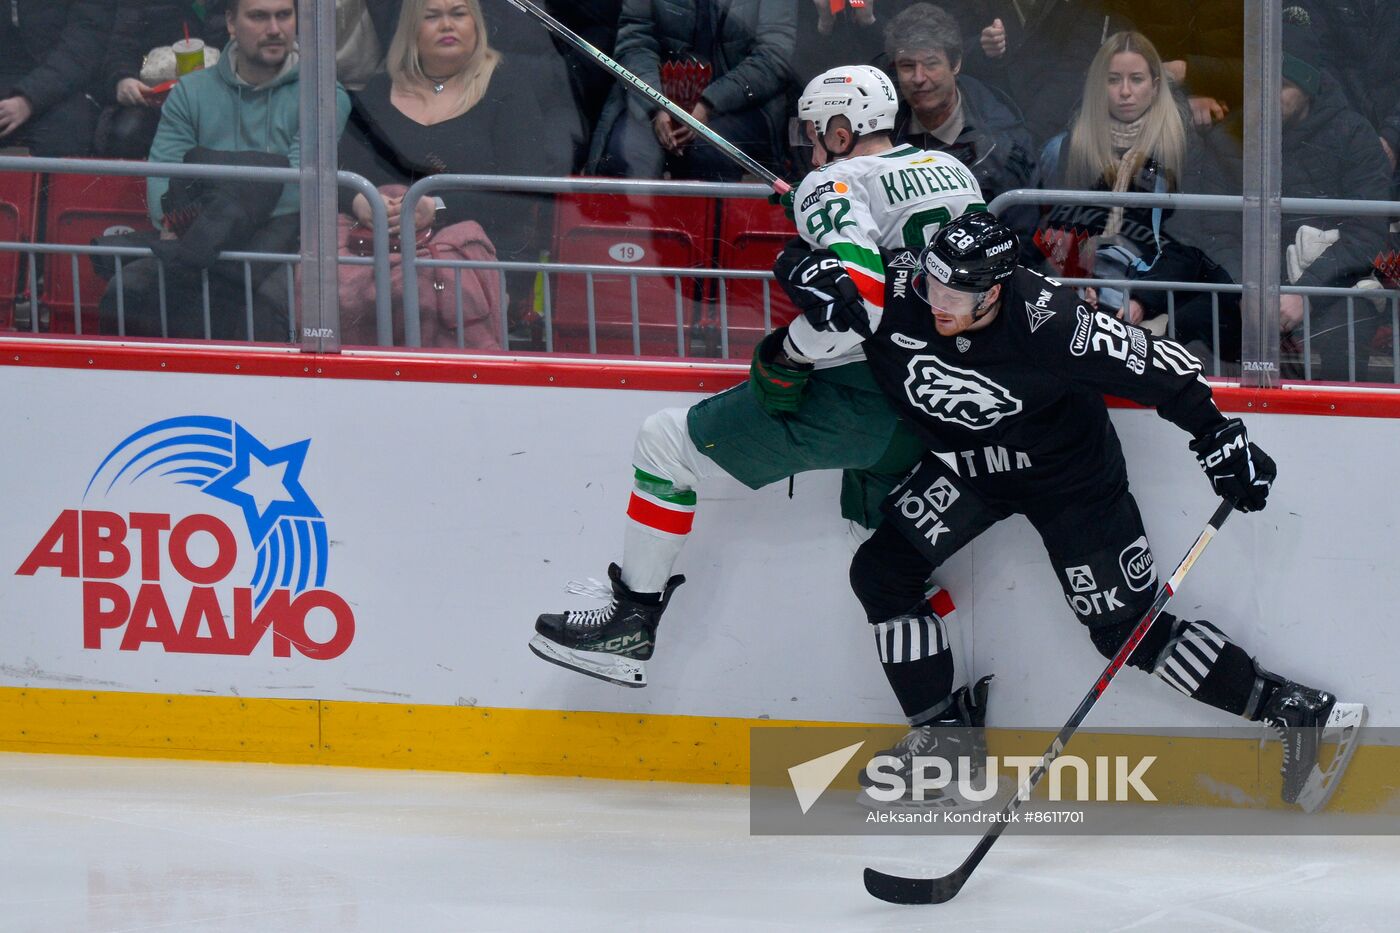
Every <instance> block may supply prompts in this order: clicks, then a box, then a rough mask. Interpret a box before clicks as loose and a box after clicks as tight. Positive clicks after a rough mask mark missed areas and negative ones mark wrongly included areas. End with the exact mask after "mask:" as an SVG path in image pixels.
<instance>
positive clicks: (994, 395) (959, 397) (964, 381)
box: [904, 356, 1021, 431]
mask: <svg viewBox="0 0 1400 933" xmlns="http://www.w3.org/2000/svg"><path fill="white" fill-rule="evenodd" d="M904 391H905V394H906V395H907V396H908V398H909V402H910V403H911V404H912V405H913V406H914V407H915V408H918V409H919V410H920V411H923V412H926V413H928V414H929V415H931V416H933V417H934V418H937V419H938V420H940V421H946V422H948V423H949V424H956V425H958V426H960V427H964V428H968V429H970V430H973V431H982V430H985V429H986V428H990V427H991V426H993V425H994V424H996V423H997V422H998V421H1000V420H1001V419H1003V418H1006V417H1009V416H1010V415H1014V414H1017V413H1018V412H1020V411H1021V400H1020V399H1018V398H1016V397H1015V396H1014V395H1012V394H1011V393H1010V392H1009V391H1007V389H1006V388H1005V387H1004V386H1001V385H998V384H997V383H995V382H993V381H992V380H990V379H988V378H987V377H986V376H984V375H982V374H981V373H978V372H974V371H972V370H968V369H962V368H960V367H958V366H953V365H951V364H949V363H945V362H943V360H941V359H939V358H938V357H936V356H916V357H914V358H913V359H911V360H910V361H909V377H908V378H907V379H905V380H904Z"/></svg>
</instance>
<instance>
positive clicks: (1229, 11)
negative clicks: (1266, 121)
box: [1107, 0, 1244, 126]
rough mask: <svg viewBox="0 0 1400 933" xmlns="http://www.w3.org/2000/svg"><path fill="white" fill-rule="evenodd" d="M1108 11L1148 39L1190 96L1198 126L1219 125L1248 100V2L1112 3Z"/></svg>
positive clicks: (1152, 0) (1135, 0) (1114, 0)
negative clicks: (1245, 23) (1245, 70)
mask: <svg viewBox="0 0 1400 933" xmlns="http://www.w3.org/2000/svg"><path fill="white" fill-rule="evenodd" d="M1107 5H1108V7H1109V9H1110V10H1112V11H1113V12H1115V13H1117V14H1118V15H1120V16H1121V17H1122V18H1124V19H1125V20H1126V21H1127V22H1129V23H1131V24H1132V26H1131V28H1132V29H1134V30H1135V31H1137V32H1140V33H1142V34H1144V35H1146V36H1147V37H1148V38H1150V39H1151V40H1152V42H1153V44H1154V45H1156V46H1157V50H1158V51H1159V52H1160V53H1161V54H1162V60H1163V62H1164V63H1165V64H1164V66H1163V67H1164V68H1165V70H1166V72H1167V74H1169V75H1171V78H1172V81H1173V83H1175V84H1176V86H1177V87H1178V88H1180V89H1181V90H1182V91H1183V92H1185V93H1186V94H1187V95H1188V96H1187V100H1188V102H1189V103H1190V107H1191V116H1192V120H1193V121H1194V122H1195V124H1196V125H1197V126H1210V125H1211V124H1213V123H1219V122H1220V121H1221V120H1223V119H1224V118H1225V117H1226V115H1228V114H1229V113H1231V112H1233V111H1235V110H1238V109H1239V108H1240V105H1241V102H1242V101H1243V100H1244V4H1243V2H1242V0H1211V2H1209V3H1192V4H1181V3H1157V2H1155V0H1108V3H1107Z"/></svg>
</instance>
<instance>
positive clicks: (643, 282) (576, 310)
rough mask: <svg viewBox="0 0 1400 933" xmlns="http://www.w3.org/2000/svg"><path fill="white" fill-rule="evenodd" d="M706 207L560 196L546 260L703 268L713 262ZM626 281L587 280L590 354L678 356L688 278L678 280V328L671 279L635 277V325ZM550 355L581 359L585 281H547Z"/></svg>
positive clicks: (706, 201)
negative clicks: (592, 328)
mask: <svg viewBox="0 0 1400 933" xmlns="http://www.w3.org/2000/svg"><path fill="white" fill-rule="evenodd" d="M714 210H715V205H714V201H713V200H712V199H710V198H689V197H675V196H667V197H646V196H632V195H607V194H604V195H590V194H583V195H576V194H575V195H570V194H565V195H560V196H559V200H558V203H557V205H556V209H555V215H554V216H555V219H554V249H553V253H552V256H553V260H554V261H555V262H559V263H588V264H590V265H604V266H615V267H617V268H618V270H619V271H621V270H625V269H626V268H627V267H628V266H668V267H674V268H687V269H706V270H708V269H710V268H711V263H712V261H713V258H714V254H713V243H712V231H713V230H714ZM631 281H632V280H631V278H630V277H629V276H626V275H622V274H619V275H611V274H601V273H600V274H597V275H594V276H593V303H594V314H595V321H596V331H597V344H596V348H597V352H598V353H602V354H612V355H620V356H636V355H641V356H669V357H675V356H678V355H687V354H688V352H689V345H688V342H687V343H686V344H683V345H682V349H683V352H681V353H678V352H677V350H678V344H677V334H678V333H680V334H681V335H682V336H683V337H684V338H685V339H686V340H687V341H688V334H689V331H690V325H691V323H692V316H693V313H694V309H695V292H696V280H695V279H681V280H680V289H679V291H680V317H681V327H680V328H678V327H677V323H676V316H677V297H676V295H677V287H676V279H675V278H673V277H640V276H639V277H637V279H636V283H637V307H638V321H637V328H636V331H635V333H634V330H633V321H632V286H631ZM550 285H551V287H552V289H553V302H552V308H553V311H552V317H553V319H552V321H551V324H552V328H553V331H554V349H555V350H556V351H560V352H566V353H589V352H590V347H589V335H588V290H587V279H586V277H585V276H584V275H583V274H581V273H559V274H556V275H553V276H551V280H550Z"/></svg>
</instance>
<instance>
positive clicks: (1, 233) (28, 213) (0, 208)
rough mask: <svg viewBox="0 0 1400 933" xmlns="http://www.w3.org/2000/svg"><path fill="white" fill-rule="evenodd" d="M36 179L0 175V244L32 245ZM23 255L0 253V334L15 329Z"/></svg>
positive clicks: (33, 176) (19, 174) (27, 174)
mask: <svg viewBox="0 0 1400 933" xmlns="http://www.w3.org/2000/svg"><path fill="white" fill-rule="evenodd" d="M38 202H39V176H38V175H36V174H34V173H33V172H0V241H3V242H6V243H33V242H34V232H35V231H34V223H35V221H36V220H37V219H38V212H37V211H36V210H35V205H37V204H38ZM24 264H26V256H25V254H23V253H9V252H5V253H0V330H12V329H14V326H15V299H16V297H17V295H18V293H19V281H20V269H21V268H23V267H24Z"/></svg>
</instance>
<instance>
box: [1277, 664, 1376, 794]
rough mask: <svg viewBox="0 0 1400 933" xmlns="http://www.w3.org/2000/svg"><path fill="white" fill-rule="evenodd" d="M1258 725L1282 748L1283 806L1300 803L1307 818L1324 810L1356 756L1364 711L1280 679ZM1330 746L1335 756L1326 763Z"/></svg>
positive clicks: (1310, 688) (1362, 707) (1363, 707)
mask: <svg viewBox="0 0 1400 933" xmlns="http://www.w3.org/2000/svg"><path fill="white" fill-rule="evenodd" d="M1260 721H1261V722H1263V723H1264V724H1265V725H1266V726H1268V727H1269V728H1270V729H1272V730H1273V731H1274V732H1275V733H1276V734H1277V735H1278V737H1279V741H1280V742H1282V743H1283V767H1282V769H1281V771H1282V774H1283V800H1284V803H1296V804H1297V805H1298V806H1299V807H1301V808H1302V809H1303V811H1304V812H1306V813H1315V812H1316V811H1318V810H1320V809H1322V807H1324V806H1325V805H1326V804H1327V801H1328V800H1329V799H1330V798H1331V796H1332V792H1333V791H1334V790H1336V788H1337V783H1338V782H1339V781H1340V780H1341V777H1342V773H1343V772H1344V771H1346V767H1347V764H1348V763H1350V761H1351V756H1352V753H1353V752H1355V751H1356V743H1357V740H1358V739H1359V738H1360V735H1361V727H1362V726H1363V725H1364V724H1365V723H1366V707H1365V706H1364V705H1362V704H1360V703H1338V702H1337V698H1336V697H1335V696H1334V695H1332V694H1331V693H1328V692H1326V691H1325V690H1314V689H1313V688H1312V687H1305V686H1303V685H1302V684H1295V683H1293V682H1291V681H1287V680H1281V679H1280V680H1278V682H1277V686H1276V687H1275V688H1274V691H1273V693H1272V694H1271V695H1270V696H1269V699H1268V701H1267V702H1266V703H1265V704H1264V709H1263V712H1262V713H1261V715H1260ZM1328 745H1335V751H1334V752H1333V754H1332V756H1331V759H1330V761H1328V762H1326V764H1323V763H1322V762H1321V753H1322V751H1323V749H1324V747H1326V746H1328Z"/></svg>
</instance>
